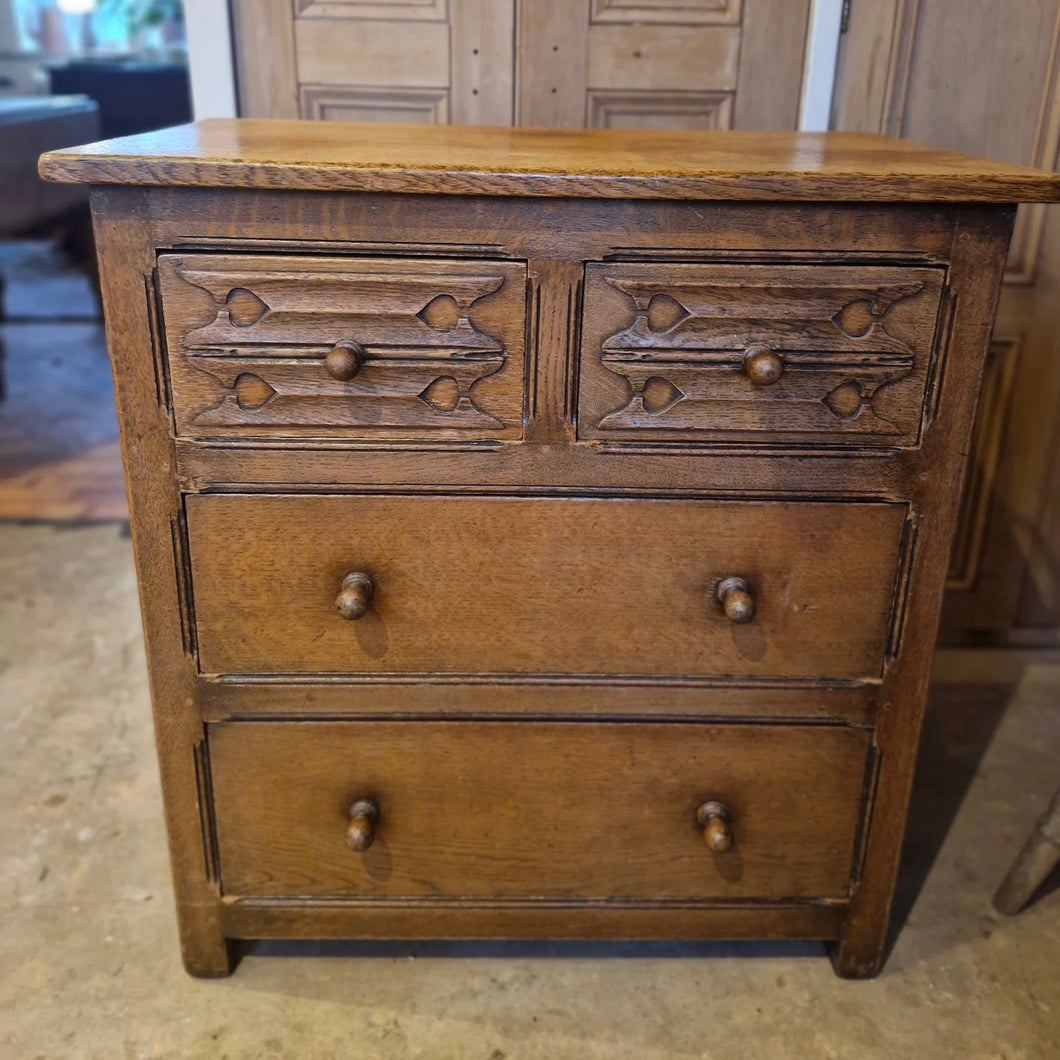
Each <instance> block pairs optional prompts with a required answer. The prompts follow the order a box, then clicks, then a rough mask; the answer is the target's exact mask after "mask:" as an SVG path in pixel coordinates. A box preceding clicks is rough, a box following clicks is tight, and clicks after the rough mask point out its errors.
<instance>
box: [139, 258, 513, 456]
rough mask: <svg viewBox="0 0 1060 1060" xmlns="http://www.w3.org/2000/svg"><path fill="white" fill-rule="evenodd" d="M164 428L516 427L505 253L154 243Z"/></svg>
mask: <svg viewBox="0 0 1060 1060" xmlns="http://www.w3.org/2000/svg"><path fill="white" fill-rule="evenodd" d="M158 280H159V288H160V291H161V299H162V312H163V317H164V323H165V333H166V346H167V349H168V359H169V362H168V363H169V378H170V385H171V387H172V395H173V410H174V415H175V418H176V427H177V431H178V433H180V434H182V435H187V436H190V437H195V438H200V437H224V436H231V435H237V434H238V435H264V436H267V437H285V436H286V437H306V436H314V435H315V436H324V437H344V438H378V437H396V438H400V437H438V438H447V437H448V438H468V439H474V438H487V437H488V438H497V437H500V438H509V437H518V436H519V435H521V433H522V422H523V375H524V333H525V321H524V316H525V303H526V267H525V265H524V264H523V263H521V262H511V261H479V260H469V261H448V260H436V259H412V258H328V257H311V256H296V255H271V254H263V255H248V254H242V255H241V254H163V255H161V256H160V257H159V259H158Z"/></svg>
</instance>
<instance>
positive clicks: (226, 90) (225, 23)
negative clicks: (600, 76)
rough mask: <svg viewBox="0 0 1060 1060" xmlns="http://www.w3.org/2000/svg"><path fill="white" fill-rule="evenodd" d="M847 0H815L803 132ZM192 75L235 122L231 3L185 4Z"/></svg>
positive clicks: (203, 94)
mask: <svg viewBox="0 0 1060 1060" xmlns="http://www.w3.org/2000/svg"><path fill="white" fill-rule="evenodd" d="M844 6H845V5H844V0H812V3H811V5H810V25H809V31H808V35H807V42H806V55H805V59H804V63H803V76H802V98H801V100H800V105H799V128H800V129H804V130H810V131H822V130H825V129H827V128H828V120H829V116H830V114H831V110H832V92H833V90H834V88H835V75H836V57H837V55H838V52H839V35H840V32H841V25H842V20H843V9H844ZM184 20H185V23H186V25H187V35H188V67H189V72H190V76H191V99H192V111H193V113H194V115H195V119H196V121H201V120H202V119H203V118H234V117H236V116H237V115H238V113H239V103H238V97H237V93H236V72H235V55H234V53H233V50H232V16H231V9H230V7H229V5H228V3H224V4H219V3H217V0H184Z"/></svg>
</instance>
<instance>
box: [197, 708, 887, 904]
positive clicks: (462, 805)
mask: <svg viewBox="0 0 1060 1060" xmlns="http://www.w3.org/2000/svg"><path fill="white" fill-rule="evenodd" d="M209 739H210V749H211V750H210V760H211V769H212V777H213V790H214V803H215V807H216V815H217V838H218V845H219V849H220V852H221V881H222V886H223V888H224V891H225V893H226V894H227V895H231V896H255V897H290V896H296V895H297V896H316V897H333V898H337V897H343V896H350V897H361V898H365V897H371V896H376V897H388V898H416V897H422V898H459V897H462V898H465V899H474V898H488V899H497V898H531V897H533V898H545V899H549V898H552V899H564V898H565V899H571V898H579V899H587V900H590V899H596V900H598V901H600V902H604V901H607V900H615V899H631V898H639V899H662V900H674V899H684V900H689V899H699V900H704V899H710V898H749V897H759V898H787V899H793V898H815V899H823V898H827V899H842V900H845V899H846V898H847V897H848V895H849V887H850V877H851V870H852V867H853V855H854V840H855V836H856V833H857V824H858V814H859V804H860V799H861V793H862V787H863V784H864V776H865V759H866V755H867V752H868V744H869V738H868V734H867V732H866V731H865V730H863V729H851V728H844V727H835V726H829V727H827V728H823V727H822V728H814V727H809V726H801V727H799V726H781V725H776V726H769V727H761V726H754V725H729V726H704V725H695V724H692V725H658V724H647V723H639V722H634V723H628V724H618V725H608V724H595V723H588V722H586V723H581V722H571V723H567V724H554V723H539V724H537V725H534V726H533V727H532V728H528V727H527V726H525V725H521V724H518V723H510V722H509V723H504V722H501V723H496V722H480V723H477V724H475V725H473V726H469V725H466V724H462V723H460V722H448V723H445V722H443V723H436V722H414V723H408V722H407V723H401V722H397V723H383V722H356V723H349V722H347V723H324V722H301V723H299V722H233V723H232V724H229V725H223V726H216V727H212V728H211V729H210V733H209ZM364 792H369V793H371V798H372V799H373V800H374V801H375V802H376V803H377V804H378V822H377V823H376V825H375V826H374V833H375V839H374V842H372V843H371V845H370V846H364V847H363V851H364V856H363V857H357V856H355V855H351V853H350V850H349V849H348V840H347V836H348V828H349V825H348V818H347V812H348V811H347V807H349V805H350V801H351V797H353V798H356V799H361V798H363V797H364V796H363V794H362V793H364ZM711 800H714V801H717V800H723V801H724V805H725V807H726V808H727V813H728V814H729V817H730V819H731V829H732V835H733V836H735V839H732V838H731V837H730V840H729V844H728V846H729V847H731V849H727V847H726V844H725V842H724V841H723V840H722V839H721V837H720V836H719V839H718V841H717V842H715V843H714V845H713V847H712V848H708V847H706V846H705V844H704V842H703V832H702V829H703V827H704V824H705V823H706V822H703V823H700V822H699V819H698V816H697V814H698V809H699V808H700V807H701V806H702V804H703V803H704V802H709V801H711ZM715 816H717V814H715ZM796 821H797V822H798V827H794V826H793V822H796ZM366 830H367V831H368V832H370V831H371V829H366ZM359 834H360V833H359ZM358 849H362V848H360V847H359V848H358ZM726 850H727V852H726ZM712 852H713V853H714V854H715V855H716V856H715V857H712Z"/></svg>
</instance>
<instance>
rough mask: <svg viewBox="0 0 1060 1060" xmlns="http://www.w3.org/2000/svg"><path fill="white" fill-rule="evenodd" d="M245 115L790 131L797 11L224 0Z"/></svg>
mask: <svg viewBox="0 0 1060 1060" xmlns="http://www.w3.org/2000/svg"><path fill="white" fill-rule="evenodd" d="M230 3H231V6H232V15H233V24H234V28H235V51H236V68H237V77H238V83H239V94H240V113H241V114H242V115H243V116H244V117H260V118H296V117H301V118H314V119H323V120H325V121H327V120H341V121H388V122H394V121H407V122H437V123H442V124H445V123H451V124H455V125H534V126H561V127H574V128H581V127H583V126H589V127H594V128H595V127H606V128H618V129H639V128H654V129H729V128H735V129H794V128H795V125H796V121H797V118H798V104H799V91H800V86H801V83H802V68H803V55H804V51H805V42H806V31H807V24H808V18H809V9H810V3H809V0H230Z"/></svg>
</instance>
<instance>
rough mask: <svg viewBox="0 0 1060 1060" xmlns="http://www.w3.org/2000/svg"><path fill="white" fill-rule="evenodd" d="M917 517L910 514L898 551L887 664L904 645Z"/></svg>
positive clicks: (896, 655) (888, 636) (916, 533)
mask: <svg viewBox="0 0 1060 1060" xmlns="http://www.w3.org/2000/svg"><path fill="white" fill-rule="evenodd" d="M918 532H919V531H918V528H917V523H916V519H915V518H914V517H913V516H912V515H910V516H909V518H908V519H906V522H905V527H904V528H903V530H902V543H901V545H900V546H899V552H898V574H897V577H896V578H895V584H894V602H893V604H892V606H891V626H890V630H889V631H888V634H887V660H886V661H887V665H890V663H892V662H893V661H894V660H895V659H896V658H897V657H898V652H899V651H900V649H901V646H902V631H903V630H904V628H905V613H906V608H907V605H908V602H909V588H910V581H911V575H912V570H913V557H914V554H915V552H916V540H917V535H918Z"/></svg>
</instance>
